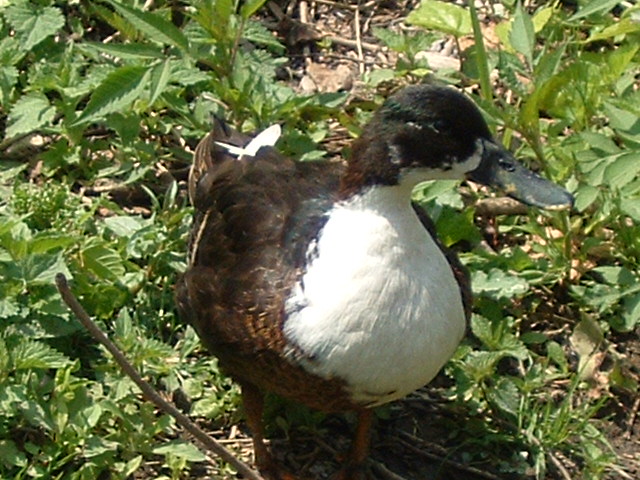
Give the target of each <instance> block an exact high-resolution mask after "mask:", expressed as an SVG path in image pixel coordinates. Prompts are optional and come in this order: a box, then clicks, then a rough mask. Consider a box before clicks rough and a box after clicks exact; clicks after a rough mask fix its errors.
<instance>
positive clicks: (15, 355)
mask: <svg viewBox="0 0 640 480" xmlns="http://www.w3.org/2000/svg"><path fill="white" fill-rule="evenodd" d="M10 355H11V360H12V366H13V368H14V369H15V370H26V369H32V368H40V369H41V368H62V367H66V366H67V365H71V363H73V362H72V361H71V360H70V359H68V358H67V357H66V356H64V355H63V354H62V353H60V352H58V351H57V350H55V349H54V348H52V347H50V346H49V345H47V344H46V343H42V342H38V341H35V340H24V341H22V342H20V343H19V344H18V345H17V346H16V347H14V348H13V349H12V350H11V352H10Z"/></svg>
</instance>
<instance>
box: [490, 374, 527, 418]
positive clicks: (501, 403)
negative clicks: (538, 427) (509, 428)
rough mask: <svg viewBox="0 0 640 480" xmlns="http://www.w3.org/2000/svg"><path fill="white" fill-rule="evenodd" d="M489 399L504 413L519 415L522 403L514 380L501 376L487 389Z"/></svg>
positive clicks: (513, 415)
mask: <svg viewBox="0 0 640 480" xmlns="http://www.w3.org/2000/svg"><path fill="white" fill-rule="evenodd" d="M487 399H488V400H489V401H490V402H491V403H493V404H494V405H495V406H496V407H498V408H499V409H500V410H502V411H503V412H504V413H507V414H509V415H511V416H512V417H514V418H515V417H517V415H518V407H519V404H520V395H519V393H518V388H517V387H516V385H515V383H514V382H513V380H511V379H509V378H508V377H501V378H500V379H499V380H498V381H497V382H496V383H495V384H494V385H492V387H491V388H490V389H488V391H487Z"/></svg>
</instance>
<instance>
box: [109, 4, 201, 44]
mask: <svg viewBox="0 0 640 480" xmlns="http://www.w3.org/2000/svg"><path fill="white" fill-rule="evenodd" d="M109 3H111V5H113V6H114V8H115V9H116V10H118V12H119V13H120V14H121V15H122V16H123V17H124V18H126V19H127V21H129V22H130V23H131V24H132V25H133V26H134V27H135V28H137V29H138V30H140V31H141V32H142V33H144V34H145V35H146V36H147V38H149V40H152V41H158V42H161V43H164V44H166V45H173V46H174V47H177V48H179V49H180V50H182V51H183V52H185V53H186V52H188V50H189V40H188V39H187V37H185V36H184V34H183V33H182V32H181V31H180V29H179V28H177V27H176V26H175V25H174V24H173V23H171V22H169V21H167V20H165V19H164V18H163V17H161V16H160V15H157V14H155V13H152V12H143V11H142V10H138V9H135V8H132V7H129V6H127V5H124V4H121V3H117V2H114V1H111V2H109Z"/></svg>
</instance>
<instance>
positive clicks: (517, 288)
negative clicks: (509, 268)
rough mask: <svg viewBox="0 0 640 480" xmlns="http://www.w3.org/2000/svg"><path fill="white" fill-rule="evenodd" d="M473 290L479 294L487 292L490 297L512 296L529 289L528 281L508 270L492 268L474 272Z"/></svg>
mask: <svg viewBox="0 0 640 480" xmlns="http://www.w3.org/2000/svg"><path fill="white" fill-rule="evenodd" d="M471 279H472V285H473V291H474V292H475V293H478V294H486V295H488V296H490V297H493V298H496V299H500V298H505V299H507V298H512V297H514V296H516V295H521V294H523V293H525V292H526V291H527V290H528V289H529V284H528V283H527V281H526V280H525V279H523V278H521V277H517V276H515V275H509V274H508V273H507V272H505V271H503V270H500V269H497V268H492V269H491V270H489V273H486V272H483V271H476V272H473V274H472V275H471Z"/></svg>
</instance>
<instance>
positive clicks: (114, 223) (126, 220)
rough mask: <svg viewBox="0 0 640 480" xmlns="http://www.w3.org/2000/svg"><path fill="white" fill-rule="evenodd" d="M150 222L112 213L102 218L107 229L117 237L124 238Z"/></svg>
mask: <svg viewBox="0 0 640 480" xmlns="http://www.w3.org/2000/svg"><path fill="white" fill-rule="evenodd" d="M150 223H151V221H150V220H145V219H144V218H141V217H131V216H128V215H114V216H113V217H107V218H105V219H104V224H105V225H106V226H107V228H108V229H109V230H111V231H112V232H113V233H115V234H116V235H118V236H119V237H125V238H130V237H131V236H132V235H133V234H134V233H136V232H137V231H138V230H141V229H143V228H145V227H147V226H148V225H149V224H150Z"/></svg>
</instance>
